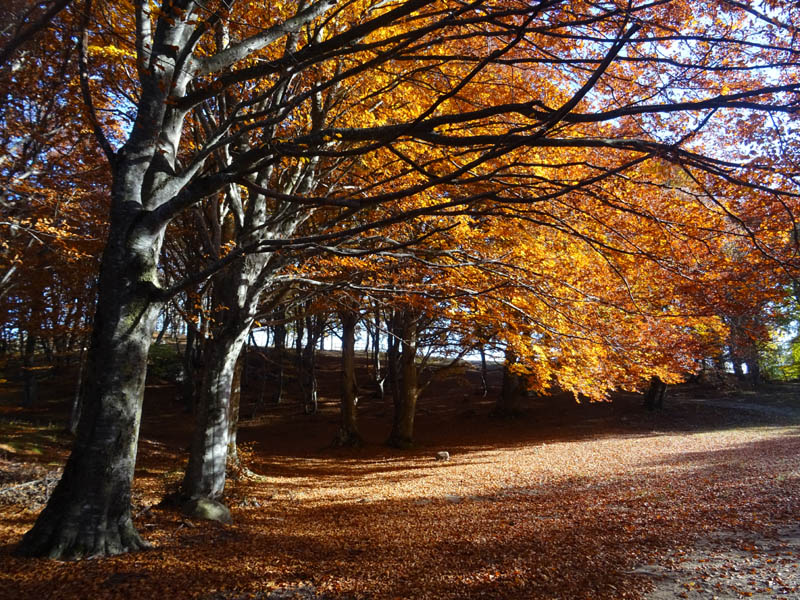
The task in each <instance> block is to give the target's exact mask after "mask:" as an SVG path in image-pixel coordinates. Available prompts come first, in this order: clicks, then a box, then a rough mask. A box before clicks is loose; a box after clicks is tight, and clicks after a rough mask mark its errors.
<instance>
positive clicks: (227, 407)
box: [181, 254, 267, 500]
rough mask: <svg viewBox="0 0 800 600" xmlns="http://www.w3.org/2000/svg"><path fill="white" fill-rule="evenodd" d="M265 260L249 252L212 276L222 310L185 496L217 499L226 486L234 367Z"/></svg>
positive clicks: (210, 343)
mask: <svg viewBox="0 0 800 600" xmlns="http://www.w3.org/2000/svg"><path fill="white" fill-rule="evenodd" d="M266 261H267V255H265V254H258V255H251V256H247V257H245V258H243V259H241V260H240V261H238V262H237V263H234V264H232V265H229V267H228V268H226V269H225V270H223V271H221V272H220V273H218V274H217V275H216V276H215V277H214V282H213V283H214V294H213V305H214V306H218V307H220V310H219V313H220V314H218V315H216V321H217V323H218V324H217V326H215V327H214V328H213V329H212V336H211V337H210V339H208V340H206V343H205V350H206V352H205V354H204V360H203V367H204V370H203V378H202V383H201V389H200V394H199V401H198V406H197V418H196V420H195V429H194V434H193V436H192V445H191V451H190V455H189V462H188V464H187V467H186V472H185V473H184V478H183V483H182V486H181V495H182V496H183V497H184V498H187V499H192V498H198V497H204V498H209V499H212V500H217V499H219V498H220V497H221V496H222V493H223V491H224V489H225V478H226V472H227V464H228V456H229V450H230V445H231V434H232V433H233V432H235V428H236V420H238V402H232V400H237V398H236V395H235V394H234V390H235V386H236V371H237V369H236V367H237V362H238V361H239V357H240V355H241V353H242V348H243V347H244V343H245V341H246V340H247V335H248V333H249V331H250V327H251V325H252V324H253V319H254V315H255V311H256V306H257V304H258V300H259V298H260V289H259V286H258V284H257V281H256V280H257V279H258V278H259V277H260V276H261V275H262V270H263V268H264V265H265V263H266ZM239 364H241V363H239ZM236 392H237V393H238V390H236ZM232 396H233V397H232ZM234 404H235V406H234Z"/></svg>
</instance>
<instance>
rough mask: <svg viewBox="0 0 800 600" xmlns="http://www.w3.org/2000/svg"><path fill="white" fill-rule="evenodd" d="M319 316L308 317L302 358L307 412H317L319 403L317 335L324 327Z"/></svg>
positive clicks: (304, 397)
mask: <svg viewBox="0 0 800 600" xmlns="http://www.w3.org/2000/svg"><path fill="white" fill-rule="evenodd" d="M323 326H324V322H323V321H322V319H321V318H319V317H312V316H308V317H306V344H305V348H304V349H303V351H302V353H301V360H300V375H299V376H300V389H301V391H302V395H303V409H304V410H305V412H306V414H308V415H313V414H316V412H317V410H318V408H319V405H318V398H317V372H316V371H317V369H316V366H317V337H318V336H319V334H320V333H321V332H322V329H323V328H324V327H323Z"/></svg>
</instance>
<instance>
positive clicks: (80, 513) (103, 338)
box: [17, 202, 163, 559]
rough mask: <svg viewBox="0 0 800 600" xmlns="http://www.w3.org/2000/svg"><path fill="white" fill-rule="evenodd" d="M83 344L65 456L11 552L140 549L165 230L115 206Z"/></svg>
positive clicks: (78, 554) (80, 553) (58, 554)
mask: <svg viewBox="0 0 800 600" xmlns="http://www.w3.org/2000/svg"><path fill="white" fill-rule="evenodd" d="M115 206H116V210H115V211H114V213H113V214H112V220H111V228H110V232H109V239H108V244H107V246H106V250H105V252H104V255H103V261H102V264H101V269H100V284H99V293H98V301H97V309H96V315H95V320H94V330H93V334H92V343H91V348H90V350H89V357H88V370H87V381H86V391H85V394H84V402H83V410H82V412H81V417H80V422H79V424H78V431H77V437H76V439H75V442H74V445H73V448H72V453H71V454H70V456H69V459H68V460H67V464H66V466H65V467H64V472H63V475H62V476H61V480H60V481H59V483H58V485H57V487H56V489H55V491H54V492H53V495H52V496H51V498H50V500H49V501H48V503H47V506H46V507H45V509H44V510H43V511H42V512H41V514H40V515H39V518H38V519H37V521H36V524H35V525H34V526H33V529H31V530H30V531H29V532H28V533H27V534H26V535H25V537H24V538H23V540H22V542H21V544H20V545H19V548H18V549H17V551H18V552H19V554H22V555H27V556H45V557H50V558H58V559H76V558H82V557H88V556H108V555H113V554H120V553H123V552H129V551H134V550H139V549H142V548H145V547H146V544H145V542H144V541H143V540H142V539H141V538H140V536H139V534H138V532H137V531H136V529H135V528H134V526H133V520H132V518H131V505H130V500H131V482H132V480H133V470H134V465H135V462H136V446H137V441H138V436H139V422H140V419H141V409H142V397H143V392H144V383H145V375H146V370H147V354H148V350H149V348H150V343H151V341H152V334H153V329H154V326H155V322H156V317H157V316H158V313H159V311H160V309H161V302H160V301H158V300H155V299H154V298H155V297H154V291H156V290H157V285H158V283H157V282H158V280H157V271H156V261H157V257H158V254H159V252H160V247H161V239H162V235H163V229H160V230H158V231H153V229H152V228H150V229H145V228H140V227H137V224H136V221H137V217H138V216H139V214H138V213H136V212H135V211H131V210H130V209H129V208H128V207H127V206H126V205H125V203H119V202H117V203H115Z"/></svg>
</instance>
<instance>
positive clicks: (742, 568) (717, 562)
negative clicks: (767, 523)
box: [634, 526, 800, 600]
mask: <svg viewBox="0 0 800 600" xmlns="http://www.w3.org/2000/svg"><path fill="white" fill-rule="evenodd" d="M799 561H800V526H796V527H792V528H788V527H784V528H780V529H778V530H777V531H776V532H775V535H774V536H771V537H754V536H753V535H752V534H750V533H748V532H731V533H724V534H717V535H713V536H708V537H706V538H703V539H701V540H699V541H698V542H697V543H696V544H695V545H694V547H693V548H688V549H685V550H677V551H676V552H675V553H674V554H673V556H671V557H670V563H669V564H668V565H666V566H663V565H659V566H654V565H646V566H644V567H641V568H639V569H636V570H634V573H637V574H643V575H648V576H650V577H652V580H653V583H654V584H655V589H654V590H653V591H652V592H651V593H650V594H649V595H648V596H647V598H648V600H668V599H671V598H689V599H700V598H717V599H718V600H728V599H734V598H756V599H759V600H766V599H768V598H769V599H772V598H797V596H798V594H800V568H798V562H799Z"/></svg>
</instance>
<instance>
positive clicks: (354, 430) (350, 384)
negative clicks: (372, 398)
mask: <svg viewBox="0 0 800 600" xmlns="http://www.w3.org/2000/svg"><path fill="white" fill-rule="evenodd" d="M339 318H340V320H341V322H342V396H341V421H340V423H339V431H338V433H337V435H336V440H335V441H334V443H335V444H336V445H338V446H359V445H361V443H362V441H363V440H362V438H361V434H360V433H359V431H358V417H357V414H358V413H357V405H358V395H357V392H358V386H357V383H356V360H355V359H356V324H357V323H358V313H357V312H355V311H349V310H347V311H342V312H341V313H340V314H339Z"/></svg>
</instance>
